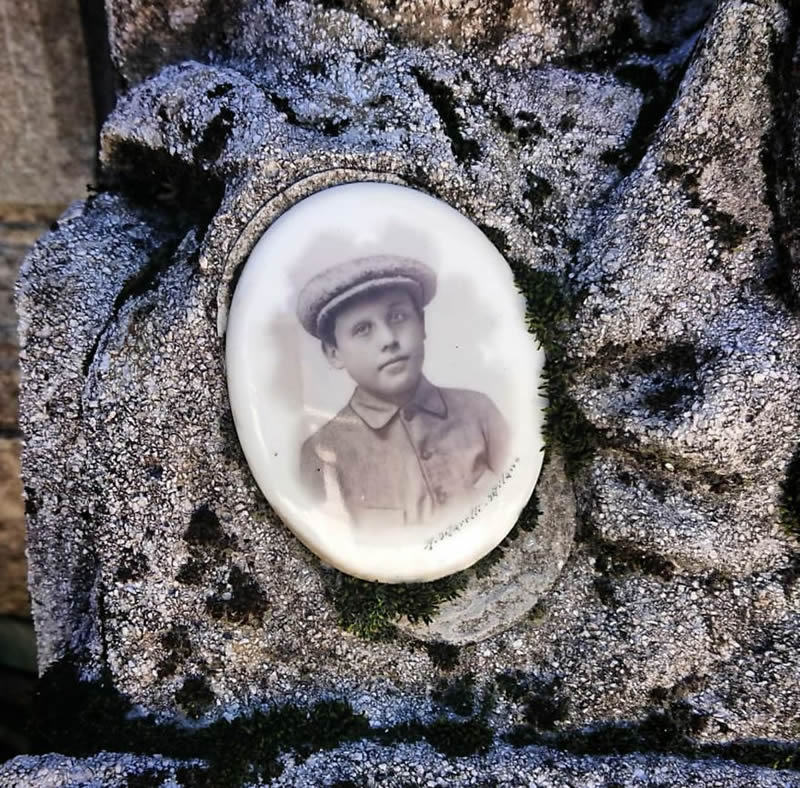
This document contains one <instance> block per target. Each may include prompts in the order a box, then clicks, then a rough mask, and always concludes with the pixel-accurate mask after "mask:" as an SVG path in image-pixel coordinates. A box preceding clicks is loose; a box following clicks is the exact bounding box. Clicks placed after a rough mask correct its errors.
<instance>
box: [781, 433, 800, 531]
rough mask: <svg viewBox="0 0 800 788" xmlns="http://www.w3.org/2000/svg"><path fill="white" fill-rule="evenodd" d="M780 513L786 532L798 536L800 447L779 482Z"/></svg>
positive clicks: (799, 522)
mask: <svg viewBox="0 0 800 788" xmlns="http://www.w3.org/2000/svg"><path fill="white" fill-rule="evenodd" d="M780 512H781V522H782V523H783V525H784V527H785V528H786V530H787V531H788V532H789V533H791V534H793V535H794V536H800V446H798V448H797V449H796V450H795V453H794V454H793V455H792V459H791V460H789V464H788V465H787V467H786V476H785V477H784V479H783V481H782V482H781V496H780Z"/></svg>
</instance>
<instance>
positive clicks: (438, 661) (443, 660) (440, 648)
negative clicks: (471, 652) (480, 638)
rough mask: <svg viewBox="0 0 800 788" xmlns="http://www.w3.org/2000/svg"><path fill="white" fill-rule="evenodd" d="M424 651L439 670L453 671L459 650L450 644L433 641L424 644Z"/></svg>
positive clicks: (456, 663)
mask: <svg viewBox="0 0 800 788" xmlns="http://www.w3.org/2000/svg"><path fill="white" fill-rule="evenodd" d="M425 651H427V652H428V657H429V658H430V660H431V662H432V663H433V664H434V666H435V667H437V668H439V670H453V669H455V668H456V666H457V665H458V655H459V648H458V646H454V645H453V644H452V643H445V642H444V641H442V640H434V641H431V642H429V643H426V644H425Z"/></svg>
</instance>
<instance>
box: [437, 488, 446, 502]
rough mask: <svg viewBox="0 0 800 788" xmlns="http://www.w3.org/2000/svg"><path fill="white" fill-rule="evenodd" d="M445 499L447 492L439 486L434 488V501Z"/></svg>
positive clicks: (443, 500)
mask: <svg viewBox="0 0 800 788" xmlns="http://www.w3.org/2000/svg"><path fill="white" fill-rule="evenodd" d="M446 500H447V493H446V492H445V491H444V490H443V489H442V488H441V487H437V488H436V502H437V503H444V502H445V501H446Z"/></svg>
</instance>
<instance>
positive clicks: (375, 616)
mask: <svg viewBox="0 0 800 788" xmlns="http://www.w3.org/2000/svg"><path fill="white" fill-rule="evenodd" d="M538 517H539V503H538V498H537V496H536V493H535V492H534V493H533V495H532V496H531V498H530V500H529V501H528V503H527V505H526V506H525V508H524V509H523V510H522V512H521V513H520V516H519V518H518V519H517V522H516V524H515V525H514V527H513V528H512V529H511V530H510V531H509V532H508V534H507V535H506V537H505V539H503V541H502V542H501V543H500V544H499V545H498V546H497V547H495V549H494V550H492V551H491V552H490V553H489V554H488V555H486V556H484V557H483V558H482V559H481V560H480V561H478V562H477V563H475V564H473V566H471V567H469V568H468V569H465V570H463V571H462V572H456V573H455V574H452V575H448V576H447V577H443V578H441V579H440V580H434V581H432V582H429V583H377V582H369V581H367V580H359V579H358V578H357V577H351V576H350V575H345V574H343V573H341V572H338V571H336V570H335V569H331V570H328V571H327V572H326V574H325V580H326V592H327V595H328V598H329V599H330V601H331V602H332V604H333V605H334V607H335V608H336V610H337V612H338V614H339V625H340V626H341V627H343V628H344V629H346V630H348V631H349V632H352V633H353V634H355V635H358V636H359V637H362V638H365V639H367V640H387V639H391V638H392V637H394V635H395V634H396V629H395V624H394V622H395V621H397V619H399V618H400V617H402V616H405V617H406V618H407V619H408V620H409V621H410V622H411V623H412V624H416V623H419V622H424V623H430V622H431V621H432V620H433V617H434V616H435V615H436V613H437V612H438V611H439V608H440V607H441V605H442V604H444V603H445V602H449V601H451V600H453V599H456V598H457V597H458V596H459V595H460V594H461V592H462V591H463V590H464V589H465V588H466V587H467V585H468V584H469V582H470V581H471V580H472V578H473V577H485V576H486V575H487V574H488V573H489V572H490V570H491V568H492V566H494V565H495V564H496V563H497V562H498V561H500V560H501V559H502V557H503V554H504V553H505V551H506V550H507V549H508V548H509V547H510V546H511V544H512V543H513V542H514V541H515V540H516V539H517V538H518V537H519V534H520V533H521V532H523V531H532V530H533V529H534V528H535V527H536V522H537V520H538Z"/></svg>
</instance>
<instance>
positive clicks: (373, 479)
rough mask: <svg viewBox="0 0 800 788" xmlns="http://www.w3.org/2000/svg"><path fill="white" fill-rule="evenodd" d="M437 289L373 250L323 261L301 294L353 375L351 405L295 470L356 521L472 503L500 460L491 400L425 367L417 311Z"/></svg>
mask: <svg viewBox="0 0 800 788" xmlns="http://www.w3.org/2000/svg"><path fill="white" fill-rule="evenodd" d="M435 292H436V275H435V273H434V272H433V271H432V270H431V269H430V268H429V267H428V266H427V265H425V264H423V263H421V262H419V261H417V260H412V259H409V258H404V257H397V256H393V255H377V256H372V257H365V258H361V259H357V260H350V261H347V262H344V263H340V264H338V265H335V266H333V267H332V268H329V269H327V270H326V271H324V272H323V273H322V274H319V275H317V276H315V277H314V278H312V279H311V280H310V281H309V282H308V283H307V284H306V285H305V287H304V288H303V289H302V291H301V292H300V295H299V297H298V300H297V316H298V318H299V319H300V322H301V324H302V325H303V327H304V328H305V329H306V331H308V332H309V333H310V334H311V335H312V336H314V337H317V338H318V339H320V340H321V341H322V351H323V353H324V354H325V356H326V358H327V359H328V362H329V363H330V364H331V366H333V367H334V368H336V369H344V370H346V371H347V373H348V374H349V375H350V377H351V378H352V379H353V380H354V381H355V383H356V389H355V391H354V392H353V396H352V397H351V399H350V402H349V403H348V404H347V405H346V406H345V407H344V408H343V409H342V410H341V411H340V412H339V413H338V414H337V415H336V416H335V417H334V418H333V419H331V420H330V421H329V422H328V423H327V424H325V425H324V426H323V427H322V428H321V429H319V430H318V431H317V432H316V433H315V434H314V435H312V436H311V437H310V438H309V439H308V440H307V441H306V442H305V443H304V444H303V448H302V452H301V473H302V476H303V480H304V482H305V484H306V485H307V486H308V488H309V489H310V490H311V491H312V492H313V493H314V495H315V496H316V497H317V498H318V499H320V500H325V501H328V502H332V503H338V504H340V505H341V506H343V507H344V508H345V509H346V510H347V511H348V512H349V513H350V515H351V517H352V518H353V520H354V521H355V522H357V523H359V522H366V521H369V522H382V523H387V524H406V523H408V524H410V523H422V522H425V521H426V520H428V519H430V518H431V517H432V516H433V515H435V514H436V513H437V512H440V511H441V509H442V508H443V507H445V506H447V505H450V504H453V503H459V502H464V501H468V500H469V499H470V494H471V493H472V492H473V491H474V490H475V488H476V485H477V484H478V482H479V480H482V479H483V481H485V479H484V478H483V477H485V476H486V475H487V474H489V475H494V474H497V473H499V472H501V471H502V470H503V467H504V463H505V462H506V459H507V458H506V454H507V445H508V427H507V425H506V422H505V420H504V419H503V417H502V416H501V415H500V412H499V411H498V410H497V408H496V407H495V405H494V403H493V402H492V401H491V400H490V399H489V398H488V397H487V396H485V395H484V394H479V393H478V392H475V391H467V390H464V389H453V388H437V387H436V386H434V385H433V384H432V383H430V382H429V381H428V379H427V378H426V377H425V376H424V375H423V374H422V365H423V361H424V358H425V316H424V313H423V309H424V307H425V306H426V305H427V304H428V302H429V301H430V300H431V299H432V298H433V296H434V294H435ZM483 481H481V487H483V486H484V485H483Z"/></svg>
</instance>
